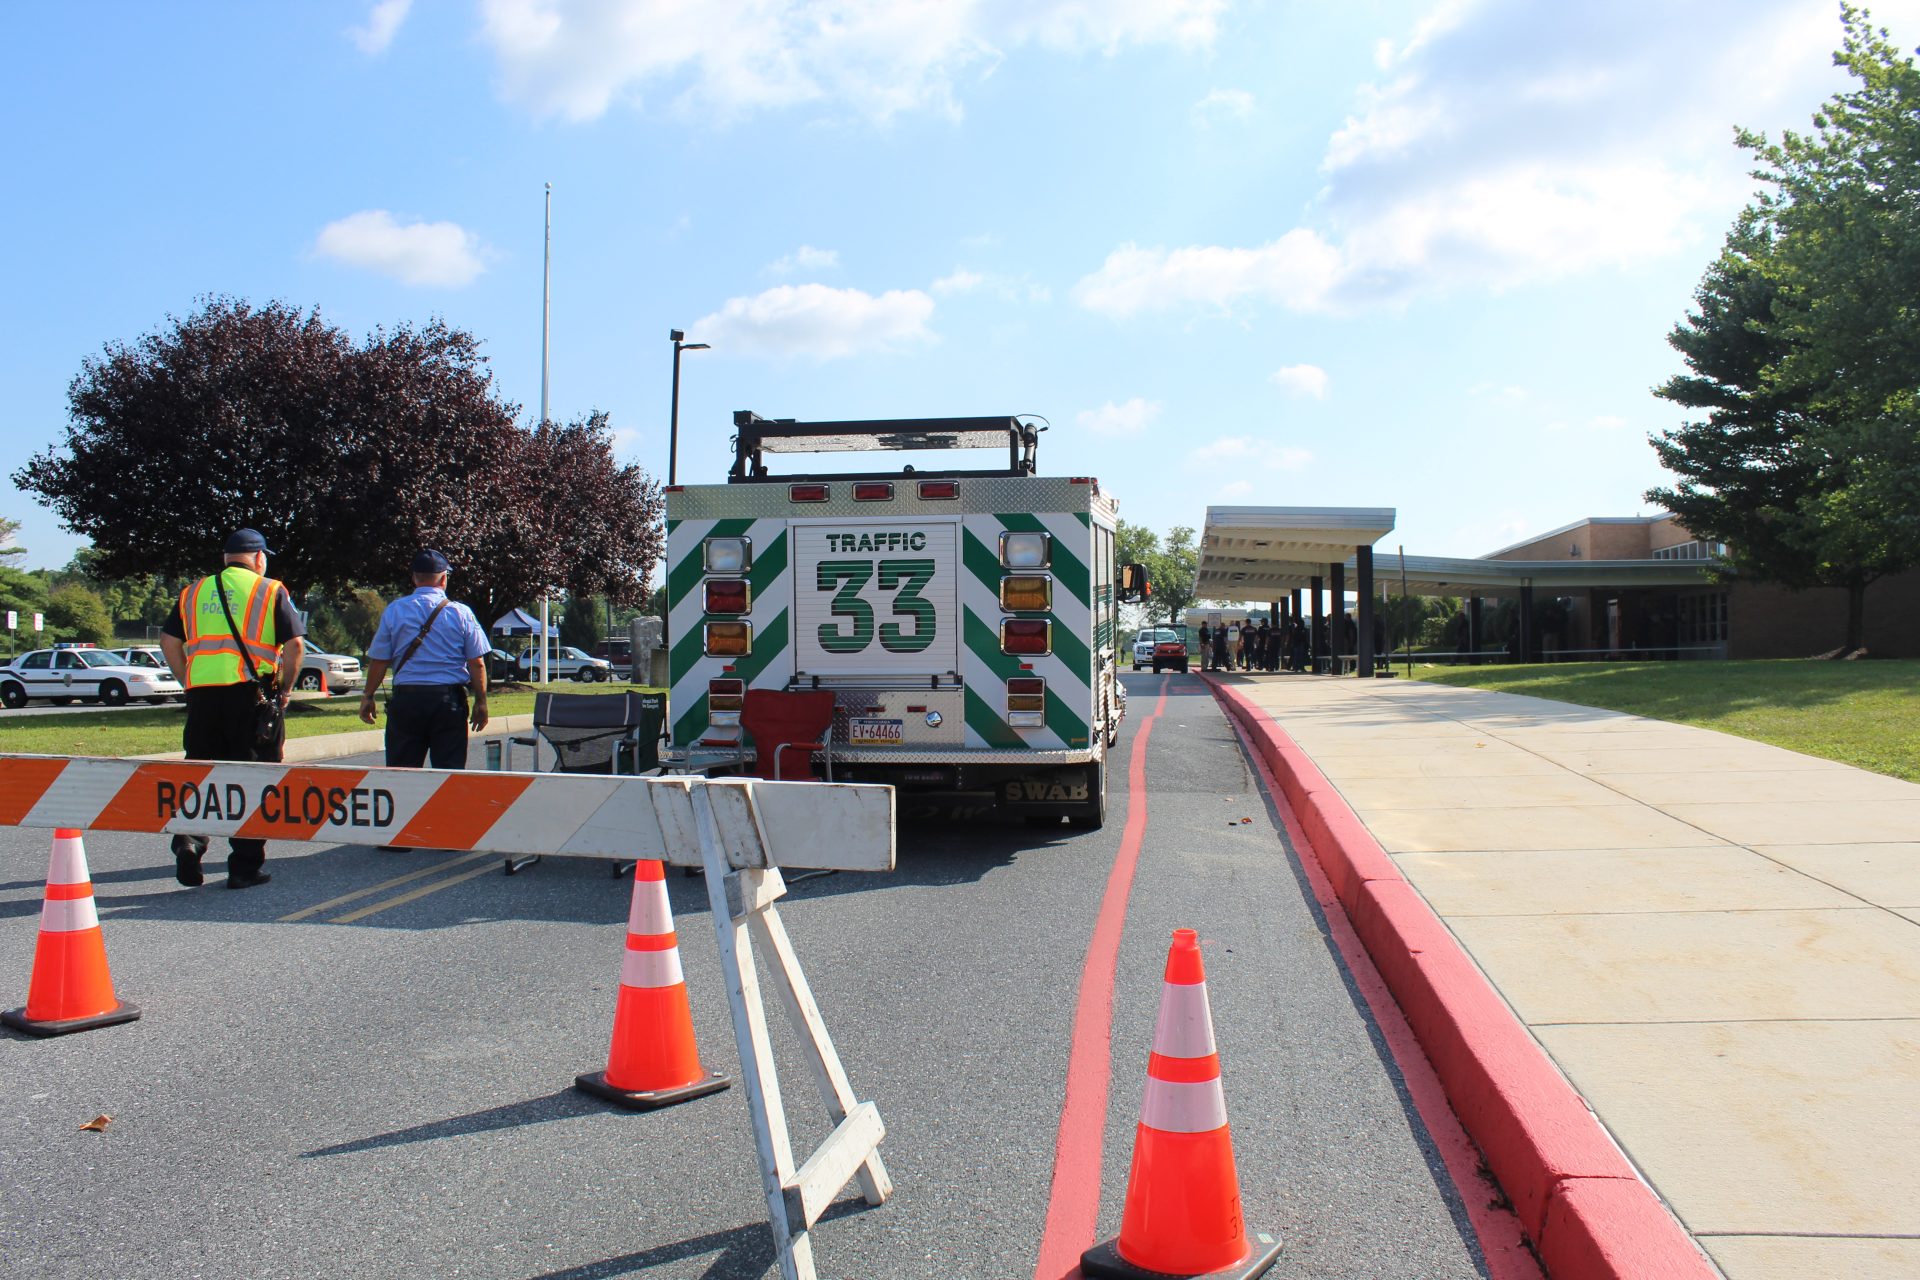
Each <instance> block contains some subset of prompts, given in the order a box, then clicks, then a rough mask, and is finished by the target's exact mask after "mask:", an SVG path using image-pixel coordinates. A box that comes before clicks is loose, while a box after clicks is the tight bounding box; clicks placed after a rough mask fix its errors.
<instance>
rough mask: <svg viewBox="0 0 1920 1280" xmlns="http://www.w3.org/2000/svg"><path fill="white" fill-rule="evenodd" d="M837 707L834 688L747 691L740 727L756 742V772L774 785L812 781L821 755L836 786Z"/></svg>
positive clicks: (754, 745) (754, 746)
mask: <svg viewBox="0 0 1920 1280" xmlns="http://www.w3.org/2000/svg"><path fill="white" fill-rule="evenodd" d="M833 704H834V696H833V691H832V690H830V689H817V690H814V689H810V690H796V691H788V690H783V689H749V690H747V696H746V702H745V704H744V705H743V706H742V707H741V709H740V727H741V728H742V729H745V730H746V733H747V736H748V737H749V738H751V739H753V771H754V773H756V774H757V775H759V776H760V777H762V778H766V779H767V780H769V781H772V782H780V781H783V780H796V781H797V780H801V779H810V778H812V777H813V756H814V753H815V752H819V753H820V755H821V756H822V757H824V759H825V761H826V768H827V781H828V782H832V781H833V749H832V745H833V744H832V742H831V740H830V734H831V733H832V731H833ZM796 757H797V758H796Z"/></svg>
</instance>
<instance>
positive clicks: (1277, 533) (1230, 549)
mask: <svg viewBox="0 0 1920 1280" xmlns="http://www.w3.org/2000/svg"><path fill="white" fill-rule="evenodd" d="M1393 519H1394V511H1393V508H1391V507H1208V508H1207V523H1206V527H1205V529H1204V530H1202V532H1201V536H1200V568H1199V572H1198V574H1196V575H1195V580H1194V595H1195V596H1197V597H1198V598H1200V599H1202V600H1266V601H1272V602H1275V604H1276V607H1277V604H1278V601H1279V600H1280V598H1281V597H1282V596H1286V597H1288V599H1289V605H1290V608H1289V612H1290V614H1291V615H1293V616H1295V617H1298V616H1299V611H1300V595H1299V593H1300V591H1301V589H1302V588H1306V589H1308V590H1311V591H1312V593H1313V623H1312V629H1311V630H1310V631H1309V632H1308V635H1309V636H1310V637H1311V639H1310V640H1309V644H1310V645H1311V647H1312V649H1313V652H1314V655H1315V658H1316V662H1317V661H1318V659H1319V658H1320V656H1321V655H1322V654H1323V653H1331V654H1332V655H1334V656H1335V658H1336V659H1337V658H1341V657H1344V656H1345V655H1346V653H1347V645H1346V629H1345V625H1344V621H1345V620H1344V619H1343V618H1341V617H1340V616H1338V615H1339V614H1340V613H1341V612H1342V610H1343V607H1344V606H1343V602H1344V601H1345V599H1346V594H1347V581H1346V574H1347V565H1348V564H1349V563H1351V564H1352V565H1353V566H1354V578H1355V583H1354V585H1355V587H1356V590H1357V593H1358V595H1359V614H1360V616H1359V617H1358V618H1357V619H1356V620H1355V621H1356V624H1357V625H1356V627H1355V644H1354V649H1355V650H1356V651H1357V657H1358V662H1357V664H1356V669H1357V670H1358V672H1359V674H1361V675H1372V674H1373V650H1374V644H1373V544H1374V543H1376V542H1378V541H1379V540H1380V539H1381V538H1384V537H1386V536H1387V535H1388V534H1389V533H1392V532H1393ZM1323 581H1324V582H1326V584H1327V586H1328V587H1329V588H1330V589H1331V590H1332V592H1333V600H1334V606H1333V607H1334V612H1335V615H1336V616H1335V617H1334V618H1333V619H1332V621H1331V625H1329V624H1328V623H1327V621H1326V620H1325V619H1323V617H1322V615H1321V612H1320V591H1321V584H1322V582H1323ZM1301 620H1302V621H1303V622H1304V621H1305V619H1301ZM1335 669H1337V667H1336V668H1335Z"/></svg>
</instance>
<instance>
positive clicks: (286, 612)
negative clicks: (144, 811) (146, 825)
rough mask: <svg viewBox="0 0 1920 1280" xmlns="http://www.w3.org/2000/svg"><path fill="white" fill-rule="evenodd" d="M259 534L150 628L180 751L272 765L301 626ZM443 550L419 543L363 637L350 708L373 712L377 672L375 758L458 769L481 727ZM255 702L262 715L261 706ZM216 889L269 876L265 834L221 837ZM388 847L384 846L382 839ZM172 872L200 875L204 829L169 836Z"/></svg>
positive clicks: (196, 881) (479, 693) (479, 687)
mask: <svg viewBox="0 0 1920 1280" xmlns="http://www.w3.org/2000/svg"><path fill="white" fill-rule="evenodd" d="M271 554H272V552H270V551H269V550H268V548H267V540H266V538H265V537H264V536H262V535H261V534H260V533H259V531H258V530H254V529H239V530H236V531H235V532H234V533H233V535H232V536H231V537H229V538H228V539H227V541H226V545H225V548H224V550H223V555H224V556H225V562H224V564H223V565H222V567H221V568H220V570H219V571H218V572H216V573H212V574H209V575H207V576H206V577H204V578H199V579H196V580H195V581H193V582H191V583H189V584H187V586H186V588H185V589H184V590H182V591H181V592H180V597H179V599H178V600H177V601H176V602H175V604H174V607H173V612H172V613H171V614H170V615H169V616H168V618H167V621H166V624H165V625H164V626H162V627H161V630H160V649H161V652H162V653H163V654H164V655H165V656H166V660H167V666H168V667H169V668H170V669H171V670H172V671H173V675H174V678H175V679H177V680H179V681H180V683H181V685H182V686H183V687H185V689H186V691H187V723H186V728H185V730H184V731H183V733H182V735H181V736H182V742H181V746H182V747H183V748H184V749H185V751H186V755H187V758H188V759H189V760H251V761H265V762H270V763H278V762H279V761H280V759H281V757H282V755H283V754H284V751H285V747H286V737H287V733H286V721H285V719H284V716H283V714H282V715H273V714H270V712H271V711H272V710H275V709H277V710H278V711H280V712H281V713H284V712H285V709H286V706H287V702H288V699H289V698H290V697H291V696H292V694H293V686H294V684H295V682H296V681H297V680H298V679H299V676H300V663H301V659H302V658H303V657H304V656H305V653H306V641H305V639H304V638H303V637H304V636H305V634H306V627H305V625H304V624H303V623H302V621H301V618H300V614H299V611H298V610H296V609H295V608H294V606H293V600H292V597H291V595H290V594H289V593H288V591H287V588H286V584H285V583H282V582H280V581H278V580H276V579H273V578H269V577H267V576H266V574H267V557H268V556H269V555H271ZM450 571H451V566H450V565H449V564H448V563H447V558H446V557H445V556H444V555H442V554H441V553H440V552H438V551H435V550H433V549H431V548H428V549H425V550H422V551H421V552H420V553H419V554H418V555H416V556H415V557H414V558H413V561H412V563H411V565H410V566H409V572H410V573H411V574H412V577H413V590H412V591H411V592H409V593H408V594H407V595H404V596H401V597H400V598H399V599H397V600H395V601H394V602H393V603H392V604H389V605H388V606H387V607H386V610H385V611H384V612H383V613H382V614H381V615H380V626H379V629H378V630H377V631H376V632H375V633H374V637H373V643H372V644H370V645H368V646H367V659H368V666H367V683H366V688H365V690H364V691H362V693H361V695H360V718H361V719H362V720H364V721H365V722H366V723H368V724H375V723H377V722H378V719H379V709H378V707H377V706H376V704H375V702H374V692H375V691H376V690H378V689H379V687H380V685H381V682H382V681H384V680H385V679H386V678H387V677H388V675H389V674H391V675H392V677H393V693H392V694H391V695H390V697H389V698H388V700H387V729H386V736H385V745H386V758H387V764H388V765H389V766H391V767H395V768H403V769H418V768H420V767H421V766H422V765H424V764H426V763H427V762H428V759H429V757H431V759H432V763H433V767H434V768H436V769H464V768H466V765H467V731H468V729H469V728H471V729H472V730H473V731H475V732H479V731H480V730H483V729H485V728H486V727H487V668H486V663H485V662H484V658H485V656H486V653H487V650H488V648H489V647H490V646H489V644H488V640H487V633H486V630H485V629H484V628H483V627H481V625H480V621H479V619H478V618H476V617H474V614H473V610H472V609H469V608H468V607H467V606H466V605H464V604H461V603H460V602H459V601H457V600H449V599H448V598H447V576H448V574H449V572H450ZM263 712H265V714H263ZM227 844H228V849H229V852H228V855H227V888H229V889H251V888H253V887H255V886H257V885H263V884H265V883H267V882H268V881H269V880H271V879H273V877H272V876H271V875H270V874H268V873H267V872H266V871H264V870H262V869H261V868H262V866H263V865H264V864H265V862H266V859H267V845H266V841H264V840H259V839H249V838H245V837H241V836H234V837H232V838H231V839H229V840H228V841H227ZM382 847H383V848H391V847H392V846H382ZM172 848H173V861H174V878H175V879H177V880H178V881H179V882H180V883H181V884H183V885H187V886H189V887H191V886H194V885H200V884H204V883H206V875H205V873H204V872H203V871H202V870H201V868H200V860H201V859H202V858H203V857H204V856H205V855H206V852H207V838H206V837H205V836H188V835H176V836H174V837H173V845H172Z"/></svg>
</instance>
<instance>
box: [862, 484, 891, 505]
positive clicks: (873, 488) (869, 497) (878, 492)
mask: <svg viewBox="0 0 1920 1280" xmlns="http://www.w3.org/2000/svg"><path fill="white" fill-rule="evenodd" d="M892 497H893V483H892V482H891V481H888V480H862V481H860V482H858V483H857V484H855V485H854V486H853V500H854V501H855V502H886V501H887V500H889V499H890V498H892Z"/></svg>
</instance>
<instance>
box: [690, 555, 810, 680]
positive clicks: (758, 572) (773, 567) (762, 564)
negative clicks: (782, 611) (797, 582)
mask: <svg viewBox="0 0 1920 1280" xmlns="http://www.w3.org/2000/svg"><path fill="white" fill-rule="evenodd" d="M717 536H719V537H723V538H725V537H732V536H733V535H731V534H719V535H717ZM695 555H696V557H697V556H698V553H697V552H696V553H695ZM786 571H787V535H786V534H785V533H781V534H777V535H775V537H774V539H773V541H772V542H770V543H769V544H767V547H766V549H765V550H764V551H756V552H755V553H754V556H753V568H751V569H749V570H748V571H747V582H748V584H749V586H750V587H751V588H752V590H753V598H754V599H755V600H758V599H759V598H760V597H761V596H762V595H763V594H764V593H765V592H766V591H768V590H770V589H771V588H772V586H773V584H774V581H775V580H776V579H778V578H779V577H780V575H781V574H783V573H785V572H786ZM689 603H692V602H691V601H689ZM737 621H739V619H737V618H734V617H731V616H726V617H723V616H721V615H719V614H701V615H700V621H699V622H696V623H695V624H694V625H693V629H692V630H690V631H688V632H687V633H686V634H684V635H682V636H681V637H680V640H679V642H678V643H677V644H675V645H674V646H673V655H672V656H671V657H670V658H669V659H668V660H667V670H668V671H669V672H671V673H672V674H673V675H674V677H675V678H676V679H677V678H678V677H679V675H680V673H681V672H684V671H689V670H691V669H692V668H693V664H694V663H695V662H697V661H699V660H700V659H701V658H702V657H704V656H705V654H704V653H703V652H702V650H703V649H704V647H705V638H704V636H703V635H702V634H701V629H702V628H703V627H704V626H705V625H706V624H707V623H709V622H737ZM758 630H759V628H758V627H756V628H755V631H756V632H757V631H758ZM761 643H762V641H761V638H760V636H759V635H758V634H756V635H755V636H754V637H753V652H754V653H756V654H757V653H759V652H760V646H761Z"/></svg>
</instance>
